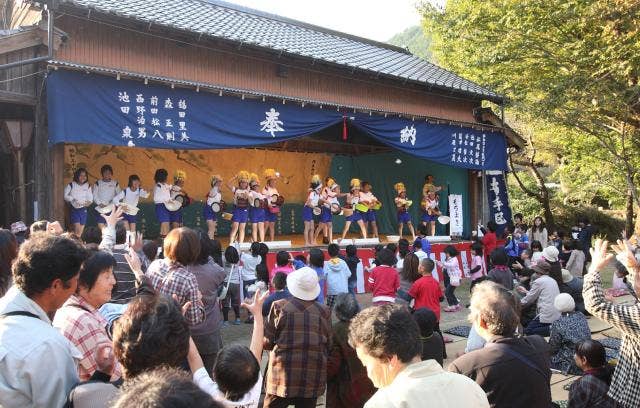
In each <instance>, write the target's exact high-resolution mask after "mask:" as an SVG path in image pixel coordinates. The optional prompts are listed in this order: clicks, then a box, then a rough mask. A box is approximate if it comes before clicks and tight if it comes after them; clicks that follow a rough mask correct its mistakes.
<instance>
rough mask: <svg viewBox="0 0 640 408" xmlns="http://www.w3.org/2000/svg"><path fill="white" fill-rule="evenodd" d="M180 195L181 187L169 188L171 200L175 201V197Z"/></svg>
mask: <svg viewBox="0 0 640 408" xmlns="http://www.w3.org/2000/svg"><path fill="white" fill-rule="evenodd" d="M180 193H182V187H180V186H176V185H173V186H171V199H172V200H173V199H175V198H176V197H177V196H179V195H180Z"/></svg>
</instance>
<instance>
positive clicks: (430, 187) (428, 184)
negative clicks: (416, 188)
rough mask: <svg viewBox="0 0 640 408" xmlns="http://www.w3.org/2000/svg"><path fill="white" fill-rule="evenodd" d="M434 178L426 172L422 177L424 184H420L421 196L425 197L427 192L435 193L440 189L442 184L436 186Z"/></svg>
mask: <svg viewBox="0 0 640 408" xmlns="http://www.w3.org/2000/svg"><path fill="white" fill-rule="evenodd" d="M434 183H435V178H434V177H433V175H431V174H427V175H426V176H425V178H424V186H422V196H423V197H426V196H427V193H428V192H432V193H437V192H438V191H441V190H442V186H436V185H435V184H434Z"/></svg>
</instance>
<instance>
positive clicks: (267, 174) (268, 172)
mask: <svg viewBox="0 0 640 408" xmlns="http://www.w3.org/2000/svg"><path fill="white" fill-rule="evenodd" d="M278 177H280V173H278V172H277V171H276V169H265V170H264V178H266V179H267V181H269V180H273V179H277V178H278Z"/></svg>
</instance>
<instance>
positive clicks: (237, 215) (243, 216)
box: [231, 207, 249, 224]
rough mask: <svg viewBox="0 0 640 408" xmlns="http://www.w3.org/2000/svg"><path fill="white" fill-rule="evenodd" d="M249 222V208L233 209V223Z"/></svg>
mask: <svg viewBox="0 0 640 408" xmlns="http://www.w3.org/2000/svg"><path fill="white" fill-rule="evenodd" d="M247 220H249V209H248V208H240V207H233V217H232V218H231V221H232V222H238V223H240V224H244V223H246V222H247Z"/></svg>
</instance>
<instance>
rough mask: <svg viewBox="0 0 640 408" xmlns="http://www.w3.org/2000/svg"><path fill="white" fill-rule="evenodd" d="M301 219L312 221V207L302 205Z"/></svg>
mask: <svg viewBox="0 0 640 408" xmlns="http://www.w3.org/2000/svg"><path fill="white" fill-rule="evenodd" d="M302 221H304V222H307V221H313V208H311V207H308V206H306V205H305V206H304V207H302Z"/></svg>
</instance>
